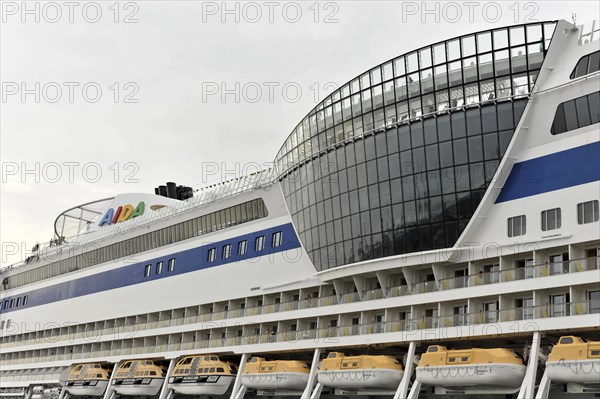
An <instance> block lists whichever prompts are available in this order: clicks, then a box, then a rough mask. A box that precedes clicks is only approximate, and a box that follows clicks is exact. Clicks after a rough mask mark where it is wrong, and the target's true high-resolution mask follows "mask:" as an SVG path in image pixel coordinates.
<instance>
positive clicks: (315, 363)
mask: <svg viewBox="0 0 600 399" xmlns="http://www.w3.org/2000/svg"><path fill="white" fill-rule="evenodd" d="M320 358H321V349H319V348H317V349H315V352H314V354H313V360H312V364H311V365H310V373H309V375H308V384H306V388H305V389H304V392H303V393H302V396H301V398H300V399H310V396H311V392H312V391H313V387H314V386H315V383H316V381H317V373H318V371H319V361H320Z"/></svg>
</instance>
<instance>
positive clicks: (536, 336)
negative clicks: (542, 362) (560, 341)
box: [517, 331, 541, 399]
mask: <svg viewBox="0 0 600 399" xmlns="http://www.w3.org/2000/svg"><path fill="white" fill-rule="evenodd" d="M540 340H541V334H540V332H539V331H536V332H534V333H533V340H532V342H531V350H530V351H529V360H528V361H527V371H526V372H525V378H524V379H523V383H522V384H521V389H520V390H519V396H518V397H517V399H531V398H533V397H534V395H535V377H536V374H537V368H538V360H539V357H540Z"/></svg>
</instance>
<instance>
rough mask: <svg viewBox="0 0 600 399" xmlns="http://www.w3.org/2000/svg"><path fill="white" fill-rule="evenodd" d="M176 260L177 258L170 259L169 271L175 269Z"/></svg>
mask: <svg viewBox="0 0 600 399" xmlns="http://www.w3.org/2000/svg"><path fill="white" fill-rule="evenodd" d="M175 266H176V260H175V258H171V259H169V263H168V264H167V271H168V272H172V271H174V270H175Z"/></svg>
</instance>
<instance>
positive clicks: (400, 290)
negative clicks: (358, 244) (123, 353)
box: [1, 257, 600, 349]
mask: <svg viewBox="0 0 600 399" xmlns="http://www.w3.org/2000/svg"><path fill="white" fill-rule="evenodd" d="M599 266H600V257H589V258H582V259H573V260H570V261H562V262H546V263H543V264H537V265H531V266H525V267H519V268H511V269H506V270H500V271H493V272H489V273H478V274H474V275H469V276H461V277H453V278H447V279H442V280H439V281H437V282H436V281H425V282H421V283H417V284H413V285H412V287H409V286H408V285H402V286H393V287H388V289H389V294H388V297H397V296H404V295H411V294H420V293H427V292H435V291H438V287H439V289H440V290H448V289H455V288H462V287H467V286H474V285H485V284H495V283H501V282H508V281H515V280H524V279H530V278H531V279H534V278H543V277H548V276H553V275H562V274H570V273H578V272H584V271H588V270H597V269H598V268H599ZM382 298H384V294H383V290H381V289H376V290H370V291H367V292H366V293H365V294H364V298H363V299H362V300H363V301H369V300H377V299H382ZM360 301H361V298H360V295H359V293H358V292H353V293H347V294H341V295H340V299H339V301H338V297H337V296H336V295H331V296H326V297H319V298H305V299H301V300H295V301H289V302H281V303H273V304H266V305H261V306H253V307H248V308H245V309H232V310H222V311H218V312H213V313H204V314H199V315H194V316H181V317H176V318H172V319H163V320H154V321H141V322H138V323H131V324H128V325H121V326H114V327H105V328H100V329H95V328H91V329H86V330H85V331H77V332H70V333H63V334H56V335H50V336H41V337H36V338H30V339H25V340H17V339H16V337H17V336H15V338H14V339H15V340H14V341H12V342H5V343H2V344H1V348H2V349H5V348H11V347H15V346H23V345H35V344H40V343H57V342H61V341H73V340H75V339H84V338H87V339H91V338H99V337H101V336H113V337H114V339H123V338H126V337H128V336H130V335H131V334H133V333H134V332H136V331H140V330H151V329H156V328H167V327H173V326H181V325H186V324H194V323H203V322H209V321H215V320H226V319H231V318H235V317H242V315H243V316H245V317H248V316H255V315H260V314H272V313H278V312H285V311H291V310H297V309H308V308H315V307H320V306H330V305H337V304H340V303H341V304H347V303H354V302H360ZM569 311H572V312H573V314H577V313H578V312H580V311H581V310H580V309H579V308H578V307H576V308H573V309H570V310H569ZM539 312H540V314H542V313H544V312H542V311H541V310H540V311H539ZM545 313H548V314H550V313H552V312H551V311H550V310H548V311H546V312H545ZM507 317H508V316H507ZM514 317H518V315H517V314H516V313H515V315H514ZM536 317H538V316H536ZM539 317H542V316H539ZM515 320H518V319H516V318H515ZM426 324H428V323H427V322H426ZM429 324H431V325H433V322H431V323H429ZM442 325H443V324H442ZM7 338H8V339H11V338H12V337H5V339H7Z"/></svg>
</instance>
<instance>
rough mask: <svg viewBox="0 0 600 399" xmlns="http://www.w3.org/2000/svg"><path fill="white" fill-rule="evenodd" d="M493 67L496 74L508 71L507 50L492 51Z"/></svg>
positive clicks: (503, 73) (499, 74) (500, 74)
mask: <svg viewBox="0 0 600 399" xmlns="http://www.w3.org/2000/svg"><path fill="white" fill-rule="evenodd" d="M494 68H495V70H496V76H502V75H506V74H508V73H509V72H510V61H509V57H508V50H500V51H496V52H494Z"/></svg>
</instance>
